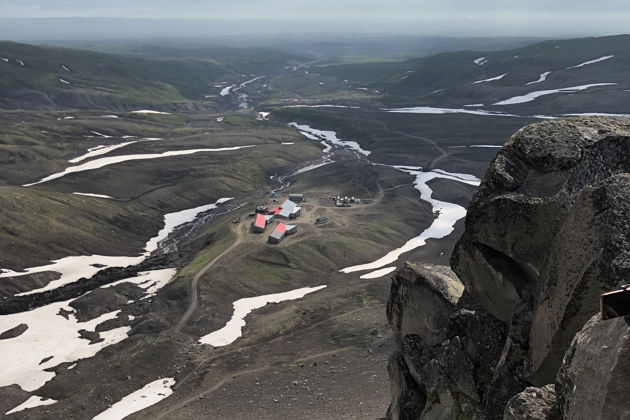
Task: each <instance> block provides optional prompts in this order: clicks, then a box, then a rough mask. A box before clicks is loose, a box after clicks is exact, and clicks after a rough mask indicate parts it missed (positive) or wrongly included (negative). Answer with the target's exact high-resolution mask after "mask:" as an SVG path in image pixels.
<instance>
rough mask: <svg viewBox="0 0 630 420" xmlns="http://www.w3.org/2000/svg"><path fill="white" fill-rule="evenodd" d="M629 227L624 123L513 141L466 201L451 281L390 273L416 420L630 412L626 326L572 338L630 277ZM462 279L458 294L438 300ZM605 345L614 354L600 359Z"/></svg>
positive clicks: (565, 124) (575, 124)
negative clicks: (416, 399) (417, 401)
mask: <svg viewBox="0 0 630 420" xmlns="http://www.w3.org/2000/svg"><path fill="white" fill-rule="evenodd" d="M629 220H630V119H627V118H602V117H582V118H572V119H558V120H553V121H546V122H543V123H538V124H532V125H530V126H527V127H524V128H523V129H521V130H519V131H518V132H517V133H516V134H514V136H512V137H511V138H510V140H509V141H508V142H507V143H506V144H505V146H504V147H503V149H502V150H501V151H500V152H499V154H498V155H497V157H496V159H495V160H494V161H493V163H492V164H491V166H490V168H489V170H488V172H487V174H486V176H485V178H484V180H483V182H482V183H481V186H480V188H479V191H478V192H477V194H475V197H474V198H473V200H472V202H471V205H470V208H469V211H468V216H467V219H466V229H465V232H464V234H463V235H462V238H461V239H460V241H459V243H458V244H457V246H456V248H455V250H454V252H453V255H452V258H451V266H452V269H453V271H454V272H455V273H456V276H455V275H453V273H451V274H450V275H446V276H445V275H442V274H443V273H444V272H445V270H447V269H446V268H444V267H441V268H436V267H426V268H425V269H422V268H419V267H416V266H412V265H408V266H406V267H405V268H404V269H402V270H401V271H400V272H399V273H398V274H397V275H396V276H395V278H394V281H393V284H392V293H391V296H390V302H389V305H388V318H389V321H390V324H391V325H392V329H393V331H394V335H395V337H396V341H397V345H398V351H399V353H400V357H399V359H397V361H398V363H404V366H401V367H399V368H398V370H399V371H403V372H404V371H405V370H404V368H406V369H407V371H408V372H409V377H411V378H412V379H413V381H414V382H415V389H418V390H419V391H418V392H421V393H422V394H423V397H422V398H421V399H424V400H425V403H424V405H423V406H422V410H421V411H417V412H416V417H415V418H422V419H459V418H477V417H478V418H484V419H502V418H506V419H510V420H511V419H556V418H567V419H569V418H571V419H574V418H575V419H582V418H583V419H587V418H588V419H599V418H601V419H604V418H622V417H623V416H630V399H628V397H627V396H628V395H630V393H629V392H627V391H630V390H628V389H627V388H628V384H630V380H629V379H628V378H629V377H630V368H629V367H626V366H625V361H626V359H628V360H630V345H628V344H627V343H626V339H627V333H626V330H627V325H625V324H624V325H622V324H621V321H618V320H617V321H607V322H614V325H613V324H605V323H604V324H601V323H602V321H599V323H596V322H595V321H593V320H591V321H589V323H588V324H587V326H586V327H585V330H583V331H582V332H580V333H579V334H578V336H577V337H576V338H575V340H574V337H575V336H576V333H578V332H579V331H580V330H581V329H582V327H583V326H584V324H585V322H587V321H588V320H589V319H590V318H591V317H593V316H594V315H595V314H596V313H597V312H598V311H599V296H600V294H601V293H603V292H606V291H609V290H612V289H615V288H617V287H618V286H620V285H621V284H624V283H627V282H628V279H630V222H629ZM457 277H459V280H458V278H457ZM460 280H461V283H462V284H463V285H464V286H465V290H464V291H462V287H461V285H459V286H457V287H456V289H457V290H458V294H453V293H445V292H444V291H445V290H450V289H452V288H453V287H454V285H457V284H459V281H460ZM603 325H607V326H606V327H604V326H603ZM624 328H625V329H624ZM598 329H601V331H599V330H598ZM572 341H573V344H571V343H572ZM589 343H590V344H589ZM595 343H597V344H595ZM597 346H599V348H600V349H601V348H615V349H616V351H617V353H615V354H614V355H613V353H610V354H609V355H605V357H608V361H606V362H604V363H601V364H599V365H598V364H597V361H596V354H597V348H598V347H597ZM567 349H569V351H568V352H567ZM565 353H566V356H565ZM563 356H564V362H563ZM401 361H402V362H401ZM588 369H592V370H593V372H592V377H593V380H592V381H591V382H589V379H588V377H589V375H588V373H587V372H588ZM559 370H560V375H559V376H558V379H557V383H556V376H557V375H558V371H559ZM595 372H596V373H597V374H595ZM621 372H625V376H624V375H623V374H622V373H621ZM399 377H400V375H399ZM393 380H394V379H393ZM405 380H409V378H408V377H406V379H405ZM548 384H551V385H548ZM554 384H555V385H554ZM575 384H583V385H582V386H583V388H580V386H579V385H578V387H577V388H575ZM612 385H614V386H615V387H618V388H619V389H623V390H624V392H625V394H624V398H625V399H622V396H621V393H617V392H616V391H615V390H613V389H612ZM554 386H555V390H556V391H557V403H556V402H555V400H556V394H555V392H554ZM597 386H599V390H597V389H596V387H597ZM412 388H414V387H413V386H410V385H409V384H407V385H406V388H405V389H407V390H409V389H412ZM392 389H393V390H394V389H395V386H394V384H392ZM589 390H590V391H589ZM586 392H591V394H592V395H590V396H586V395H585V393H586ZM400 398H401V397H400V396H399V395H393V400H394V401H395V400H396V399H398V400H400ZM589 401H590V403H591V406H592V407H594V408H591V410H590V411H589V410H586V408H585V405H586V404H587V403H588V402H589ZM402 406H404V402H401V401H398V403H396V404H394V403H392V406H391V409H390V412H389V418H392V419H396V418H402V417H400V416H401V412H400V411H397V410H396V407H402ZM414 407H416V409H417V405H414ZM558 407H559V408H561V410H559V409H558ZM624 410H625V411H624Z"/></svg>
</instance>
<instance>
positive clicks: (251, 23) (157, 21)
mask: <svg viewBox="0 0 630 420" xmlns="http://www.w3.org/2000/svg"><path fill="white" fill-rule="evenodd" d="M438 26H439V25H438ZM628 33H630V30H627V31H616V30H614V28H613V29H609V30H607V31H596V30H590V31H588V30H584V29H583V30H580V31H562V30H559V29H558V28H554V29H550V28H548V31H546V32H536V33H532V32H531V31H523V32H518V28H512V29H510V30H509V31H508V30H507V29H506V30H504V31H501V28H494V27H493V28H489V29H486V30H485V31H484V30H483V29H482V28H477V29H474V30H472V29H471V28H466V27H462V28H460V29H459V30H458V31H453V30H449V29H447V28H446V27H445V28H444V29H441V28H439V27H435V25H434V27H433V28H432V29H431V27H427V26H422V27H418V25H408V24H405V23H402V24H399V25H396V28H395V29H394V28H392V27H391V26H390V25H389V24H387V23H384V24H383V25H381V26H379V25H357V24H338V23H335V22H329V21H328V22H324V21H317V20H308V21H303V22H300V24H299V30H298V28H297V27H296V22H294V21H291V20H288V19H286V20H283V19H277V20H260V19H253V18H252V19H238V20H237V19H203V18H199V19H193V18H170V19H167V18H135V17H82V16H77V17H22V18H11V17H9V18H6V17H5V18H0V39H3V40H11V41H17V42H20V41H21V42H32V41H46V40H52V41H72V40H80V41H105V40H125V39H128V40H148V39H160V38H161V39H201V38H209V37H236V38H251V37H257V36H260V37H283V36H292V37H295V38H303V37H308V36H315V37H319V38H327V39H328V38H334V37H350V38H351V37H378V38H386V37H422V38H453V39H456V38H532V39H569V38H583V37H603V36H617V35H626V34H628ZM289 40H291V39H289Z"/></svg>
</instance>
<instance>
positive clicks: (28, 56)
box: [0, 42, 298, 109]
mask: <svg viewBox="0 0 630 420" xmlns="http://www.w3.org/2000/svg"><path fill="white" fill-rule="evenodd" d="M207 53H208V54H211V53H212V51H207ZM0 57H2V58H7V59H9V62H8V63H6V62H4V61H0V64H1V65H0V92H2V91H5V94H3V95H2V96H4V97H5V99H4V100H2V101H0V105H4V106H5V107H12V106H11V105H13V106H15V101H13V102H12V101H9V100H8V99H7V97H11V96H13V97H15V96H16V95H17V94H16V93H15V91H18V92H22V95H21V96H18V97H19V98H20V99H21V100H23V101H26V102H28V101H29V99H30V100H31V101H35V102H36V103H39V105H40V106H44V105H47V106H52V104H57V105H60V106H62V107H65V108H77V107H80V108H84V109H89V108H99V107H106V108H107V107H108V108H115V109H121V108H124V107H130V106H140V105H142V104H163V103H167V102H174V101H184V100H202V99H203V97H204V95H208V94H216V93H217V88H214V87H213V85H214V84H215V83H216V82H218V81H220V80H221V79H224V78H227V77H232V78H234V77H236V76H238V75H240V74H241V73H248V74H249V73H252V72H259V71H260V72H266V71H270V70H271V69H276V68H282V67H283V66H284V65H285V64H287V63H292V62H295V61H296V60H297V58H298V57H297V56H295V55H291V54H288V53H280V52H275V51H274V52H273V53H269V52H268V51H265V50H263V51H257V50H252V51H249V52H248V53H242V54H240V55H238V56H237V57H234V58H231V57H230V56H229V55H226V54H223V55H222V56H221V57H220V58H218V59H217V58H215V57H212V56H211V55H205V54H201V53H200V54H198V55H197V56H195V57H192V58H191V57H184V58H167V59H159V58H142V57H138V56H122V55H113V54H104V53H97V52H90V51H83V50H72V49H63V48H56V47H39V46H31V45H25V44H17V43H12V42H0ZM17 60H21V61H22V62H23V63H24V66H22V65H20V63H19V62H18V61H17ZM63 66H66V67H67V68H68V69H69V70H65V69H64V68H63ZM60 78H62V79H63V80H66V81H68V82H70V84H66V83H63V82H61V81H60V80H59V79H60ZM24 91H37V92H41V93H43V94H45V96H39V97H37V96H33V95H31V97H30V98H28V97H26V96H25V94H24ZM8 92H11V93H8Z"/></svg>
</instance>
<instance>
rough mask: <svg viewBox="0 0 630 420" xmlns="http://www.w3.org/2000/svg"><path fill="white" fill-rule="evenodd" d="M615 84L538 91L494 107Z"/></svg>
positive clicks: (504, 101)
mask: <svg viewBox="0 0 630 420" xmlns="http://www.w3.org/2000/svg"><path fill="white" fill-rule="evenodd" d="M616 84H617V83H593V84H590V85H582V86H572V87H566V88H561V89H550V90H539V91H536V92H530V93H527V94H525V95H522V96H515V97H513V98H509V99H505V100H503V101H500V102H497V103H495V104H494V105H514V104H522V103H525V102H531V101H533V100H535V99H537V98H540V97H541V96H546V95H553V94H555V93H575V92H580V91H582V90H586V89H590V88H593V87H598V86H613V85H616Z"/></svg>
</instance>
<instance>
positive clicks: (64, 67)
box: [61, 64, 70, 71]
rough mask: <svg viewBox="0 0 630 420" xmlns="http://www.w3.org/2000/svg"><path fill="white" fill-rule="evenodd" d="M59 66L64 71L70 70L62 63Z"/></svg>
mask: <svg viewBox="0 0 630 420" xmlns="http://www.w3.org/2000/svg"><path fill="white" fill-rule="evenodd" d="M61 68H62V69H64V70H65V71H70V69H69V68H68V67H67V66H66V65H65V64H62V65H61Z"/></svg>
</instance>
